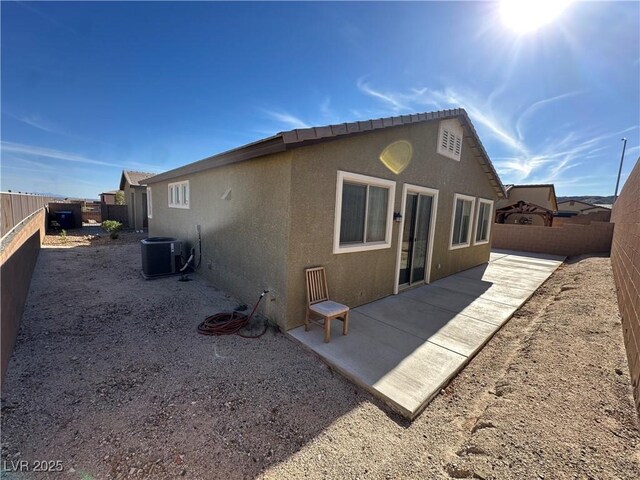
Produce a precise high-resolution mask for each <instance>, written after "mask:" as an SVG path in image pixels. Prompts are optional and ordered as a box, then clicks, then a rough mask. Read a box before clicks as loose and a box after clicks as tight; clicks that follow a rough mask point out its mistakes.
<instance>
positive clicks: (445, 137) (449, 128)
mask: <svg viewBox="0 0 640 480" xmlns="http://www.w3.org/2000/svg"><path fill="white" fill-rule="evenodd" d="M462 138H463V130H462V126H460V122H458V120H456V119H455V118H452V119H449V120H443V121H441V122H440V129H439V132H438V149H437V152H438V153H439V154H441V155H444V156H445V157H449V158H451V159H453V160H458V161H460V155H461V154H462Z"/></svg>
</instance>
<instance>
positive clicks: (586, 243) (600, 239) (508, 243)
mask: <svg viewBox="0 0 640 480" xmlns="http://www.w3.org/2000/svg"><path fill="white" fill-rule="evenodd" d="M554 222H555V219H554ZM613 230H614V226H613V223H608V222H593V223H591V224H589V225H580V224H565V225H561V226H553V227H543V226H535V225H511V224H506V223H505V224H502V223H494V224H493V225H492V226H491V247H492V248H503V249H506V250H518V251H523V252H536V253H550V254H553V255H565V256H567V257H569V256H572V255H582V254H585V253H607V254H608V253H609V251H610V250H611V238H612V236H613Z"/></svg>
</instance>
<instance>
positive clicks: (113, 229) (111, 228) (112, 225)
mask: <svg viewBox="0 0 640 480" xmlns="http://www.w3.org/2000/svg"><path fill="white" fill-rule="evenodd" d="M102 228H104V229H105V230H106V231H107V232H109V236H110V237H111V238H112V239H113V240H115V239H116V238H118V236H119V233H118V232H120V230H121V229H122V223H120V222H118V221H116V220H105V221H104V222H102Z"/></svg>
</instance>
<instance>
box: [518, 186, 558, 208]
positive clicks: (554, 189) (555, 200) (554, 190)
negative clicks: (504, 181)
mask: <svg viewBox="0 0 640 480" xmlns="http://www.w3.org/2000/svg"><path fill="white" fill-rule="evenodd" d="M516 188H549V189H551V193H553V203H554V205H555V207H556V208H555V210H558V205H559V204H558V200H557V197H556V187H555V186H554V185H553V183H530V184H528V185H507V188H506V190H507V196H509V195H510V193H511V191H512V190H514V189H516ZM541 208H542V207H541Z"/></svg>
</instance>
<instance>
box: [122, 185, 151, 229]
mask: <svg viewBox="0 0 640 480" xmlns="http://www.w3.org/2000/svg"><path fill="white" fill-rule="evenodd" d="M123 191H124V201H125V203H126V204H127V216H128V217H129V228H133V229H134V230H142V228H143V227H144V219H145V213H144V212H145V209H144V206H143V204H144V203H145V202H146V200H145V199H144V197H143V195H142V194H143V193H146V191H147V188H146V187H137V186H131V185H129V184H128V183H127V184H126V185H125V186H124V190H123ZM132 194H133V196H134V202H133V204H132V202H131V195H132Z"/></svg>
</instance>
